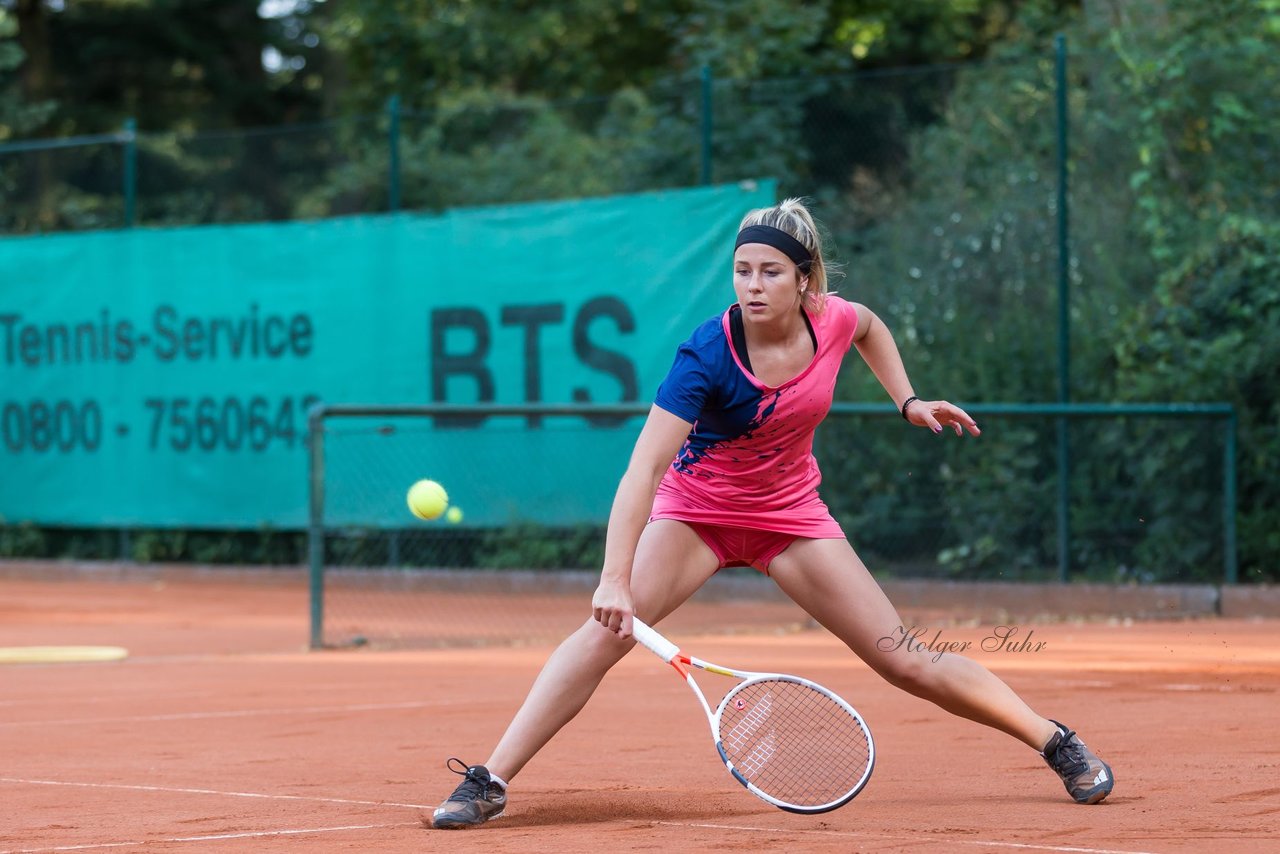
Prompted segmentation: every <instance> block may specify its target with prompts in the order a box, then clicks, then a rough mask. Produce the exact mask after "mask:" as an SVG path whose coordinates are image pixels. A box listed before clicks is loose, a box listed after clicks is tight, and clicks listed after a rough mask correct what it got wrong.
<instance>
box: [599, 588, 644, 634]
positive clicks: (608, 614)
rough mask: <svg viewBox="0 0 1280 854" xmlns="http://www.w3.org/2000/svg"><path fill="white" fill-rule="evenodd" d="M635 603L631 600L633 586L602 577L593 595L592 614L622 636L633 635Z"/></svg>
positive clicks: (603, 624)
mask: <svg viewBox="0 0 1280 854" xmlns="http://www.w3.org/2000/svg"><path fill="white" fill-rule="evenodd" d="M634 614H635V604H634V603H633V602H632V600H631V587H630V586H629V585H627V584H623V583H621V582H618V581H613V580H610V579H608V578H601V579H600V585H599V586H598V587H596V592H595V595H594V596H592V597H591V615H592V617H593V618H594V619H596V620H597V621H598V622H599V623H600V625H602V626H604V627H605V628H606V629H608V630H609V631H611V632H613V633H614V634H616V635H617V636H618V637H621V638H629V637H631V618H632V616H633V615H634Z"/></svg>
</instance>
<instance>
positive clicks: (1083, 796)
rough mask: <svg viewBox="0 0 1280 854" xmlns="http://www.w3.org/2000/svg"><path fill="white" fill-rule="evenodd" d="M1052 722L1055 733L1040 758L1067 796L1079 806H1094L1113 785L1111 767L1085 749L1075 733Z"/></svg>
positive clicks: (1107, 793) (1109, 791) (1113, 779)
mask: <svg viewBox="0 0 1280 854" xmlns="http://www.w3.org/2000/svg"><path fill="white" fill-rule="evenodd" d="M1051 723H1052V724H1053V725H1054V726H1056V727H1057V728H1058V731H1057V732H1056V733H1054V734H1053V738H1051V739H1049V743H1048V744H1046V745H1045V746H1044V750H1043V751H1042V752H1041V753H1040V755H1041V756H1043V757H1044V761H1045V762H1048V763H1049V767H1050V768H1052V769H1053V770H1054V771H1056V772H1057V773H1058V776H1059V777H1061V778H1062V783H1063V785H1065V786H1066V787H1067V794H1069V795H1071V797H1072V798H1074V799H1075V801H1076V803H1078V804H1096V803H1098V802H1099V801H1101V800H1102V799H1103V798H1105V797H1106V796H1107V795H1109V794H1111V787H1112V786H1114V785H1115V778H1114V777H1112V776H1111V766H1110V765H1108V764H1107V763H1105V762H1103V761H1102V760H1101V759H1099V758H1098V757H1097V756H1095V755H1094V753H1093V751H1092V750H1090V749H1089V748H1087V747H1085V746H1084V742H1083V741H1081V740H1080V737H1079V736H1078V735H1076V734H1075V733H1074V732H1072V731H1071V730H1069V729H1067V728H1066V727H1065V726H1063V725H1062V724H1060V723H1058V722H1057V721H1051Z"/></svg>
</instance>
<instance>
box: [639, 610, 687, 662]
mask: <svg viewBox="0 0 1280 854" xmlns="http://www.w3.org/2000/svg"><path fill="white" fill-rule="evenodd" d="M631 634H632V635H633V636H634V637H635V639H636V640H637V641H638V642H639V643H640V644H642V645H643V646H645V647H646V648H648V650H649V651H650V652H652V653H653V654H654V655H656V656H658V658H661V659H662V660H663V661H665V662H667V663H668V664H670V663H671V659H673V658H675V657H676V656H677V655H679V654H680V647H678V646H676V645H675V644H673V643H672V642H671V641H669V640H667V639H666V638H664V637H663V636H662V635H660V634H658V633H657V631H655V630H654V629H651V628H649V626H647V625H646V624H645V623H644V622H643V621H642V620H641V619H640V618H639V617H634V618H632V621H631Z"/></svg>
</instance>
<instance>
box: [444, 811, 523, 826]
mask: <svg viewBox="0 0 1280 854" xmlns="http://www.w3.org/2000/svg"><path fill="white" fill-rule="evenodd" d="M504 815H506V811H505V810H504V811H502V812H500V813H498V814H496V815H491V816H489V817H488V818H485V819H484V820H482V821H450V820H448V819H445V820H443V821H441V822H437V821H436V820H435V818H434V817H433V818H432V819H431V827H432V828H433V829H435V830H466V829H468V828H471V827H480V826H481V825H484V824H488V823H489V822H491V821H497V820H498V819H500V818H502V817H503V816H504Z"/></svg>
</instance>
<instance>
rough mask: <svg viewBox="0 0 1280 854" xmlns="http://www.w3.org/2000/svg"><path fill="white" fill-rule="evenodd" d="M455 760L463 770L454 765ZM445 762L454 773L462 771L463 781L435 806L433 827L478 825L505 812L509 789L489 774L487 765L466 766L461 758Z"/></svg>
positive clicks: (447, 827)
mask: <svg viewBox="0 0 1280 854" xmlns="http://www.w3.org/2000/svg"><path fill="white" fill-rule="evenodd" d="M455 762H456V763H457V764H458V766H459V767H460V768H461V769H462V770H461V771H459V770H458V769H457V768H455V767H453V766H454V763H455ZM446 766H447V767H448V769H449V770H450V771H452V772H453V773H455V774H461V775H462V782H461V783H459V784H458V788H456V789H454V790H453V794H452V795H450V796H449V799H448V800H447V801H445V802H444V803H442V804H441V805H440V806H438V807H436V811H435V812H434V813H433V814H432V816H431V826H432V827H434V828H437V829H439V830H453V829H455V828H460V827H478V826H479V825H482V824H484V823H485V822H486V821H489V820H490V819H495V818H497V817H498V816H500V815H502V811H503V810H504V809H506V808H507V790H506V789H505V788H503V786H502V785H501V784H499V783H498V782H497V781H496V780H494V779H493V778H492V777H491V776H489V769H488V768H485V767H484V766H483V765H472V766H471V767H467V765H466V763H465V762H463V761H462V760H461V759H450V760H449V761H448V762H447V763H446Z"/></svg>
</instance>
